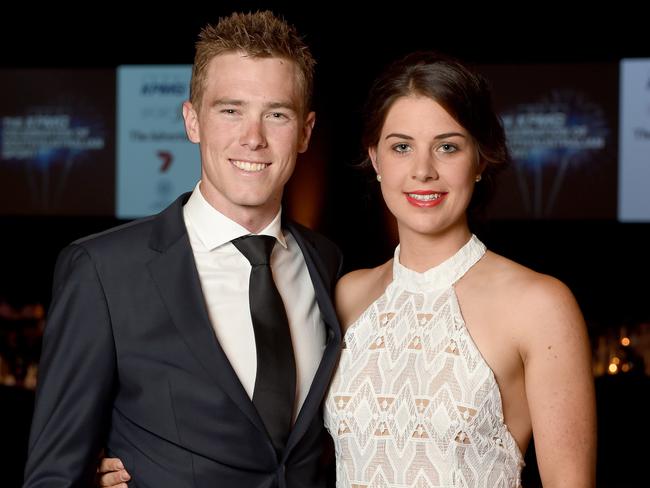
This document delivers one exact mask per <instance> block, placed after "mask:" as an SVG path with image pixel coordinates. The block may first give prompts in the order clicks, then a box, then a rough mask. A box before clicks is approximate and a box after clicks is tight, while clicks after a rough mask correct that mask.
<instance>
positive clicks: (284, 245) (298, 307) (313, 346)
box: [183, 184, 325, 420]
mask: <svg viewBox="0 0 650 488" xmlns="http://www.w3.org/2000/svg"><path fill="white" fill-rule="evenodd" d="M281 213H282V210H280V211H279V212H278V214H277V215H276V216H275V218H274V219H273V221H272V222H271V223H270V224H269V225H268V226H267V227H266V228H265V229H263V230H262V231H260V232H259V234H263V235H269V236H273V237H275V238H276V239H277V240H278V242H279V244H280V245H276V246H275V247H274V248H273V252H272V253H271V270H272V272H273V280H274V281H275V284H276V286H277V288H278V291H279V293H280V296H281V297H282V301H283V302H284V304H285V309H286V311H287V318H288V319H289V329H290V332H291V342H292V344H293V351H294V356H295V361H296V403H295V408H294V420H295V418H296V417H297V415H298V412H299V411H300V408H301V407H302V404H303V403H304V401H305V398H306V396H307V393H308V391H309V388H310V386H311V383H312V380H313V379H314V375H315V374H316V369H318V365H319V364H320V360H321V357H322V355H323V351H324V349H325V325H324V323H323V319H322V318H321V314H320V310H319V308H318V305H317V303H316V294H315V292H314V286H313V284H312V282H311V278H310V277H309V271H308V270H307V266H306V264H305V259H304V257H303V255H302V252H301V251H300V247H299V246H298V243H297V242H296V240H295V239H294V238H293V236H292V235H291V234H290V233H289V232H286V234H285V233H283V231H282V228H281V226H280V222H281V219H280V216H281ZM183 217H184V219H185V226H186V227H187V233H188V235H189V238H190V244H191V246H192V252H193V254H194V260H195V262H196V267H197V269H198V272H199V280H200V282H201V288H202V290H203V296H204V297H205V301H206V305H207V309H208V314H209V317H210V321H211V322H212V327H213V329H214V332H215V334H216V336H217V340H218V341H219V344H220V345H221V347H222V348H223V350H224V352H225V353H226V356H227V357H228V360H229V361H230V364H231V365H232V367H233V369H234V370H235V373H236V374H237V376H238V377H239V381H240V382H241V384H242V386H243V387H244V389H245V390H246V393H248V396H249V397H250V398H251V399H252V398H253V390H254V387H255V375H256V373H257V352H256V349H255V333H254V331H253V323H252V321H251V315H250V306H249V300H248V282H249V277H250V270H251V265H250V263H249V262H248V260H247V259H246V257H245V256H244V255H243V254H241V253H240V252H239V251H238V250H237V248H236V247H235V246H234V245H233V244H232V242H230V241H232V240H233V239H236V238H238V237H241V236H245V235H248V234H250V232H249V231H248V230H247V229H246V228H244V227H242V226H241V225H239V224H238V223H236V222H234V221H232V220H231V219H229V218H228V217H226V216H225V215H223V214H222V213H220V212H219V211H217V210H216V209H215V208H214V207H212V206H211V205H210V204H209V203H208V202H207V201H206V200H205V198H204V197H203V195H202V194H201V191H200V189H199V185H198V184H197V185H196V187H195V188H194V192H193V193H192V195H191V196H190V198H189V200H188V201H187V203H186V204H185V206H184V207H183Z"/></svg>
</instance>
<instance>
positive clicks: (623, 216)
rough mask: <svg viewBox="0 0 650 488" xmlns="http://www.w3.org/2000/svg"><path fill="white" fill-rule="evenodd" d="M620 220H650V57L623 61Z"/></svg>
mask: <svg viewBox="0 0 650 488" xmlns="http://www.w3.org/2000/svg"><path fill="white" fill-rule="evenodd" d="M620 111H621V124H620V132H619V133H620V136H619V138H620V141H621V148H620V151H619V167H618V175H619V176H618V182H619V190H618V194H619V198H618V219H619V220H620V221H621V222H650V191H648V185H650V59H624V60H623V61H621V109H620Z"/></svg>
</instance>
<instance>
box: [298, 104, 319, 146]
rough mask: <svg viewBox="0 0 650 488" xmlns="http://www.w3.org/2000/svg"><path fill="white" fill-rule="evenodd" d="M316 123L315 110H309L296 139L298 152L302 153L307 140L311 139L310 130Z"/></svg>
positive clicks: (307, 142) (307, 143)
mask: <svg viewBox="0 0 650 488" xmlns="http://www.w3.org/2000/svg"><path fill="white" fill-rule="evenodd" d="M315 123H316V112H309V113H308V114H307V117H305V121H304V122H303V123H302V131H301V133H300V135H299V139H298V152H299V153H304V152H305V151H306V150H307V148H308V147H309V140H310V139H311V132H312V130H314V124H315Z"/></svg>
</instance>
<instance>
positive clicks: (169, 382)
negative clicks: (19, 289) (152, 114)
mask: <svg viewBox="0 0 650 488" xmlns="http://www.w3.org/2000/svg"><path fill="white" fill-rule="evenodd" d="M313 65H314V61H313V59H312V57H311V54H310V53H309V50H308V49H307V47H306V46H305V45H304V44H303V42H302V41H301V39H300V38H299V37H298V35H297V34H296V32H295V30H294V29H293V28H292V27H289V26H288V25H287V24H286V23H284V22H283V21H281V20H279V19H277V18H276V17H274V16H273V15H272V14H271V13H270V12H258V13H254V14H233V15H231V16H230V17H227V18H224V19H221V20H220V21H219V23H218V24H217V25H216V26H214V27H212V26H208V27H206V28H204V29H203V31H202V32H201V35H200V39H199V42H198V43H197V52H196V57H195V61H194V66H193V71H192V81H191V90H190V101H189V102H186V103H185V104H184V105H183V117H184V119H185V127H186V131H187V134H188V137H189V139H190V140H191V141H192V142H194V143H198V144H199V146H200V152H201V181H200V183H199V184H198V185H197V187H196V188H195V189H194V192H193V193H192V194H191V195H189V194H186V195H183V196H181V197H180V198H179V199H178V200H177V201H176V202H174V203H173V204H172V205H171V206H170V207H168V208H167V209H166V210H164V211H163V212H161V213H160V214H159V215H157V216H154V217H151V218H148V219H144V220H140V221H135V222H132V223H130V224H127V225H125V226H121V227H119V228H116V229H112V230H109V231H107V232H105V233H102V234H99V235H96V236H91V237H88V238H85V239H82V240H79V241H77V242H75V243H73V244H72V245H71V246H69V247H68V248H66V249H65V250H64V251H63V252H62V253H61V256H60V257H59V261H58V263H57V267H56V271H55V277H54V293H53V302H52V306H51V310H50V316H49V319H48V324H47V326H46V329H45V336H44V348H43V355H42V361H41V376H40V379H39V386H38V393H37V402H36V409H35V413H34V419H33V423H32V431H31V436H30V448H29V459H28V462H27V466H26V471H25V485H24V486H26V487H48V488H50V487H57V486H88V485H90V484H92V478H93V476H94V474H95V469H96V466H97V458H98V456H99V455H100V452H101V449H102V448H104V447H105V449H106V451H105V452H106V455H107V456H109V457H117V458H120V459H121V461H122V462H123V464H124V466H125V468H126V470H128V473H130V476H131V478H132V480H133V482H134V483H135V485H137V486H155V487H164V486H171V487H183V486H192V487H195V486H196V487H200V486H210V487H212V486H227V487H231V486H232V487H237V488H247V487H251V488H252V487H260V488H261V487H275V486H278V487H298V486H300V487H303V486H323V485H324V484H325V478H326V474H325V469H324V466H323V463H322V460H321V456H322V452H323V443H324V441H325V438H326V435H325V433H324V429H323V422H322V417H321V410H320V404H321V400H322V398H323V395H324V393H325V390H326V387H327V384H328V382H329V379H330V377H331V374H332V372H333V369H334V366H335V363H336V360H337V357H338V350H339V344H340V340H341V338H340V332H339V326H338V323H337V320H336V316H335V312H334V309H333V307H332V303H331V301H330V298H329V295H330V292H331V291H332V288H333V286H334V284H335V281H336V279H337V277H338V274H339V272H340V267H341V258H340V253H339V251H338V249H337V248H336V247H335V246H334V245H333V244H332V243H330V242H329V241H327V240H326V239H325V238H323V237H321V236H319V235H317V234H315V233H313V232H311V231H309V230H307V229H305V228H303V227H301V226H299V225H297V224H295V223H292V222H288V221H283V220H282V219H281V198H282V192H283V188H284V185H285V183H286V182H287V180H288V179H289V177H290V176H291V173H292V172H293V169H294V166H295V161H296V157H297V154H298V153H300V152H303V151H305V150H306V149H307V145H308V143H309V139H310V135H311V131H312V128H313V125H314V121H315V115H314V113H313V112H310V111H309V100H310V96H311V87H312V79H313ZM249 234H253V235H265V236H272V238H263V237H257V238H244V239H241V238H242V236H246V235H249ZM247 242H248V243H251V242H257V243H260V242H261V243H263V246H265V251H264V252H266V260H267V263H268V262H269V261H270V269H269V266H268V265H267V264H266V263H262V262H261V261H259V262H258V261H256V259H257V258H256V257H251V255H250V253H249V251H250V250H247V248H246V246H247V245H248V244H246V243H247ZM269 242H270V247H269V245H267V244H268V243H269ZM274 244H275V245H274ZM255 252H257V251H255ZM269 253H271V255H270V257H269ZM260 259H261V258H260ZM270 270H272V273H271V272H270ZM271 274H272V276H271ZM263 280H269V281H268V283H267V282H265V283H266V284H265V285H264V287H262V290H261V292H260V286H259V283H261V282H262V281H263ZM276 286H277V292H276V295H277V293H279V295H280V297H281V302H283V303H284V304H286V307H285V308H286V314H285V312H284V311H283V310H281V309H274V308H272V307H275V306H276V305H273V304H270V301H269V300H270V299H269V298H268V297H264V296H261V297H260V296H259V295H260V293H262V295H263V294H264V293H266V292H269V293H270V291H269V290H271V289H274V290H275V288H276ZM259 300H262V301H264V300H266V302H264V303H265V304H266V305H265V306H266V307H267V308H265V309H263V310H264V311H262V312H261V313H260V312H259V309H258V308H257V307H258V301H259ZM274 303H275V304H277V300H275V302H274ZM280 307H282V305H281V304H280ZM269 310H278V311H277V313H276V312H275V311H273V312H268V311H269ZM265 311H266V312H265ZM276 315H277V316H278V317H279V316H280V315H282V316H283V317H286V318H285V319H284V328H282V326H278V325H276V324H273V325H269V324H266V325H265V327H276V328H275V329H263V328H262V326H261V325H260V323H261V322H265V321H266V319H270V320H268V322H274V319H275V318H276ZM276 322H282V320H279V319H278V320H277V321H276ZM287 322H288V323H287ZM283 337H284V338H285V339H286V340H283V339H282V338H283ZM287 385H288V386H287ZM287 399H288V403H287V402H286V400H287ZM283 402H284V403H283Z"/></svg>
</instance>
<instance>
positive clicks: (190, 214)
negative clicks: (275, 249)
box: [184, 181, 287, 251]
mask: <svg viewBox="0 0 650 488" xmlns="http://www.w3.org/2000/svg"><path fill="white" fill-rule="evenodd" d="M200 184H201V182H200V181H199V183H197V184H196V186H195V187H194V191H193V192H192V195H191V196H190V198H189V199H188V200H187V203H186V204H185V208H184V212H185V217H186V218H187V219H189V220H190V224H191V225H192V228H193V229H194V231H195V232H196V235H197V236H198V238H199V239H200V240H201V242H202V243H203V245H204V246H205V247H206V248H207V249H209V250H210V251H211V250H213V249H216V248H217V247H219V246H222V245H224V244H226V243H228V242H230V241H232V240H233V239H237V238H238V237H242V236H246V235H249V234H251V232H250V231H249V230H248V229H246V228H245V227H243V226H241V225H239V224H238V223H237V222H235V221H234V220H231V219H229V218H228V217H226V216H225V215H224V214H222V213H221V212H219V211H218V210H217V209H215V208H214V207H213V206H212V205H210V204H209V203H208V201H207V200H206V199H205V197H204V196H203V194H202V193H201V190H200V188H199V185H200ZM281 217H282V208H280V210H278V213H277V214H276V216H275V217H274V218H273V220H272V221H271V223H269V225H267V226H266V227H265V228H264V229H262V230H261V231H260V232H258V233H257V235H267V236H271V237H275V238H276V239H277V240H278V242H279V243H280V244H281V245H282V247H284V248H285V249H286V247H287V241H286V239H285V238H284V234H283V233H282V218H281Z"/></svg>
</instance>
